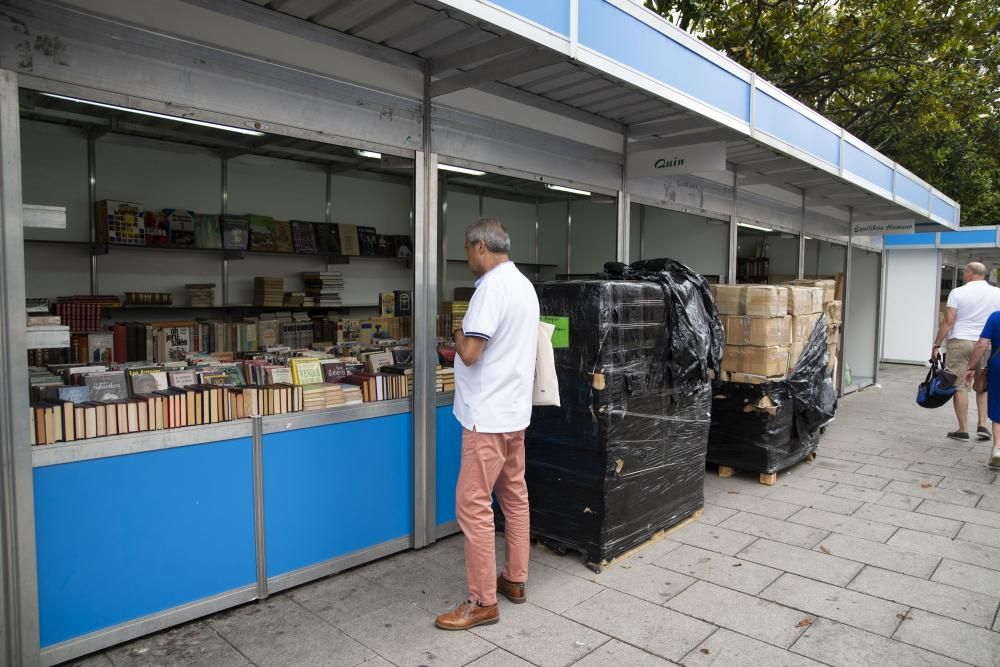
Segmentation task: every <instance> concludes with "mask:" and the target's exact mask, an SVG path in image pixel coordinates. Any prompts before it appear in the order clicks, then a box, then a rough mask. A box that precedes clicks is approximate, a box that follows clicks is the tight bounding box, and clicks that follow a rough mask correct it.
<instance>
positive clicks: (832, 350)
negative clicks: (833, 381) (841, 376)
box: [826, 343, 838, 377]
mask: <svg viewBox="0 0 1000 667" xmlns="http://www.w3.org/2000/svg"><path fill="white" fill-rule="evenodd" d="M837 347H838V346H837V344H836V343H831V344H828V345H827V346H826V352H827V354H828V355H830V360H829V366H830V368H836V367H837V351H838V350H837ZM834 377H836V376H834Z"/></svg>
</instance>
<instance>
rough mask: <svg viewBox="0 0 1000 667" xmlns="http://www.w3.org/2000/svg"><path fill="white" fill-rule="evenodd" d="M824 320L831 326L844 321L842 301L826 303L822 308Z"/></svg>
mask: <svg viewBox="0 0 1000 667" xmlns="http://www.w3.org/2000/svg"><path fill="white" fill-rule="evenodd" d="M824 310H825V311H826V319H828V320H830V322H831V323H832V324H840V323H841V322H843V321H844V304H843V302H842V301H836V300H834V301H828V302H827V303H826V305H825V307H824Z"/></svg>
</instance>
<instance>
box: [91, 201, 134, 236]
mask: <svg viewBox="0 0 1000 667" xmlns="http://www.w3.org/2000/svg"><path fill="white" fill-rule="evenodd" d="M144 217H145V215H144V212H143V209H142V204H135V203H131V202H125V201H115V200H113V199H104V200H102V201H99V202H97V219H96V224H97V229H96V230H95V231H96V233H97V240H98V241H104V242H106V243H114V244H117V245H135V246H143V245H146V225H145V220H144Z"/></svg>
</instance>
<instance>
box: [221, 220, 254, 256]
mask: <svg viewBox="0 0 1000 667" xmlns="http://www.w3.org/2000/svg"><path fill="white" fill-rule="evenodd" d="M249 241H250V219H249V217H247V216H245V215H224V216H222V247H223V248H224V249H226V250H246V249H247V248H248V247H249V246H248V244H249Z"/></svg>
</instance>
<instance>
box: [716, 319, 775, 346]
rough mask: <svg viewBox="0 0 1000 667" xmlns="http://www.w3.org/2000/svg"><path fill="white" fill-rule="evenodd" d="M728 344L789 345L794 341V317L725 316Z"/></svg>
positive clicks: (724, 325) (723, 324)
mask: <svg viewBox="0 0 1000 667" xmlns="http://www.w3.org/2000/svg"><path fill="white" fill-rule="evenodd" d="M722 326H723V327H724V328H725V330H726V345H756V346H758V347H769V346H773V345H788V344H790V343H791V342H792V318H791V316H789V315H785V316H784V317H750V316H749V315H743V316H735V315H728V316H725V317H723V319H722Z"/></svg>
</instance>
